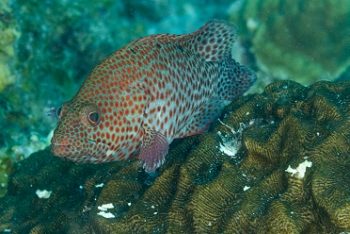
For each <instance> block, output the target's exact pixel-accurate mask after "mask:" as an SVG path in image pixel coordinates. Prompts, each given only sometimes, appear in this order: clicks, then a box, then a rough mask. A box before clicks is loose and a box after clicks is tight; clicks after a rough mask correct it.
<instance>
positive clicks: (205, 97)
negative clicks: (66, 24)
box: [51, 20, 256, 172]
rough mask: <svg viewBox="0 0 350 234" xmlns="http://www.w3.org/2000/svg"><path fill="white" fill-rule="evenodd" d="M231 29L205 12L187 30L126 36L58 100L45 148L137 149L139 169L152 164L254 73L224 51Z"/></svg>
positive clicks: (111, 154)
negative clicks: (71, 94) (191, 29)
mask: <svg viewBox="0 0 350 234" xmlns="http://www.w3.org/2000/svg"><path fill="white" fill-rule="evenodd" d="M236 37H237V29H236V27H235V26H234V25H233V24H231V23H229V22H225V21H218V20H211V21H209V22H208V23H206V24H205V25H204V26H202V27H201V28H200V29H199V30H197V31H195V32H193V33H190V34H185V35H179V36H176V35H169V34H157V35H152V36H149V37H145V38H141V39H138V40H134V41H132V42H131V43H129V44H127V45H126V46H124V47H123V48H121V49H120V50H118V51H117V52H115V53H114V54H112V55H110V56H109V57H108V58H107V59H105V60H104V61H103V62H101V63H100V64H99V65H97V66H96V67H95V68H94V70H93V71H92V73H91V74H90V75H89V76H88V77H87V79H86V80H85V82H84V83H83V85H82V86H81V88H80V89H79V91H78V92H77V94H76V95H75V96H74V97H73V99H72V100H70V101H68V102H65V103H63V104H62V106H61V107H60V108H58V110H57V115H58V127H57V128H56V129H55V132H54V137H53V138H52V140H51V143H52V144H51V152H52V153H53V154H54V155H56V156H62V157H66V158H68V159H70V160H73V161H76V162H87V163H103V162H110V161H116V160H121V159H128V158H130V157H135V156H136V157H137V158H139V160H140V162H141V165H142V166H143V167H144V168H145V170H146V171H148V172H153V171H155V170H156V169H157V168H158V167H160V166H161V165H162V164H163V163H164V159H165V155H166V154H167V152H168V148H169V144H170V143H171V142H172V140H173V139H174V138H180V137H185V136H191V135H194V134H198V133H202V132H204V131H205V130H207V128H208V127H209V125H210V123H211V122H212V121H213V120H214V119H215V118H217V117H218V116H219V115H220V113H221V111H222V109H223V108H224V105H225V104H224V103H225V101H232V100H234V99H236V98H237V97H239V96H240V95H242V94H243V93H244V92H245V91H246V90H247V89H248V88H249V87H250V86H251V85H252V83H253V82H254V81H255V79H256V76H255V74H254V73H253V72H251V71H250V70H249V69H247V68H246V67H244V66H241V65H240V64H239V63H237V62H235V61H234V60H233V59H232V57H231V49H232V45H233V43H234V41H235V40H236Z"/></svg>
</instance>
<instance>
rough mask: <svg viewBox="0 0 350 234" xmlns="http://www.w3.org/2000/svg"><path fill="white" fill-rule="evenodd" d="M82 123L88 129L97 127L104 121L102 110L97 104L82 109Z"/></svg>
mask: <svg viewBox="0 0 350 234" xmlns="http://www.w3.org/2000/svg"><path fill="white" fill-rule="evenodd" d="M80 111H81V112H80V113H81V121H82V122H83V124H84V125H85V126H87V127H96V126H97V125H98V124H99V123H100V122H101V119H102V114H101V111H100V109H99V108H98V107H97V106H96V105H95V104H87V105H84V106H83V107H82V109H81V110H80Z"/></svg>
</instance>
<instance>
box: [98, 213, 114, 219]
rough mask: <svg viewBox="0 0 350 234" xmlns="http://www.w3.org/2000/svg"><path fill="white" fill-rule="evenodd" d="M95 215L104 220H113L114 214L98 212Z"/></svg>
mask: <svg viewBox="0 0 350 234" xmlns="http://www.w3.org/2000/svg"><path fill="white" fill-rule="evenodd" d="M97 214H98V215H101V216H102V217H104V218H106V219H112V218H115V216H114V214H112V213H111V212H104V211H101V212H98V213H97Z"/></svg>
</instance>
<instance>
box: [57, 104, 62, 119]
mask: <svg viewBox="0 0 350 234" xmlns="http://www.w3.org/2000/svg"><path fill="white" fill-rule="evenodd" d="M61 112H62V106H60V107H58V108H57V110H56V115H57V117H60V115H61Z"/></svg>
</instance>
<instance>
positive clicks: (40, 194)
mask: <svg viewBox="0 0 350 234" xmlns="http://www.w3.org/2000/svg"><path fill="white" fill-rule="evenodd" d="M35 193H36V195H37V196H38V197H39V198H44V199H47V198H49V197H50V195H51V193H52V191H47V190H39V189H38V190H36V192H35Z"/></svg>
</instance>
